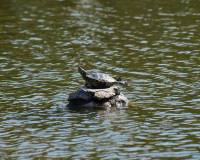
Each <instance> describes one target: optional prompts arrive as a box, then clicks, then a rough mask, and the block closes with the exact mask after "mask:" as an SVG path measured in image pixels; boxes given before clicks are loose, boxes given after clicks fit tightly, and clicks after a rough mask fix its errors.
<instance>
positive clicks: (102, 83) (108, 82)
mask: <svg viewBox="0 0 200 160" xmlns="http://www.w3.org/2000/svg"><path fill="white" fill-rule="evenodd" d="M78 71H79V73H80V74H81V76H82V77H83V79H84V80H85V81H86V87H87V88H96V89H98V88H108V87H111V86H113V85H115V84H121V85H126V84H127V82H126V81H122V80H121V79H120V78H119V79H115V78H113V77H111V76H110V75H108V74H104V73H99V72H94V71H86V70H84V69H83V68H81V67H80V66H79V67H78Z"/></svg>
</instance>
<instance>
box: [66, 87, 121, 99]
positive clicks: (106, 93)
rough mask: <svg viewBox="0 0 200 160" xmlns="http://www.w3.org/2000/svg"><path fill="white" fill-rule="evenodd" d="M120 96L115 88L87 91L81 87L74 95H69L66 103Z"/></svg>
mask: <svg viewBox="0 0 200 160" xmlns="http://www.w3.org/2000/svg"><path fill="white" fill-rule="evenodd" d="M118 94H120V91H119V88H118V87H117V86H112V87H110V88H105V89H88V88H86V87H82V88H80V89H79V90H77V91H76V92H74V93H71V94H69V97H68V101H75V100H83V101H91V100H97V101H101V100H106V99H109V98H112V97H113V96H116V95H118Z"/></svg>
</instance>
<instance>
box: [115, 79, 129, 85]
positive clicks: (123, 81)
mask: <svg viewBox="0 0 200 160" xmlns="http://www.w3.org/2000/svg"><path fill="white" fill-rule="evenodd" d="M115 79H116V81H117V84H120V85H123V86H128V81H126V80H122V78H121V77H116V78H115Z"/></svg>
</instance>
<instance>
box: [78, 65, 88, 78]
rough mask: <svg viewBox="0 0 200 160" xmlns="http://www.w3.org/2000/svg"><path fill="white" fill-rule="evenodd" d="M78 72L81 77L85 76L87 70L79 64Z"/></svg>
mask: <svg viewBox="0 0 200 160" xmlns="http://www.w3.org/2000/svg"><path fill="white" fill-rule="evenodd" d="M78 72H79V73H80V74H81V76H82V77H83V79H85V78H86V74H87V72H86V70H84V69H83V68H82V67H81V66H78Z"/></svg>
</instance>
